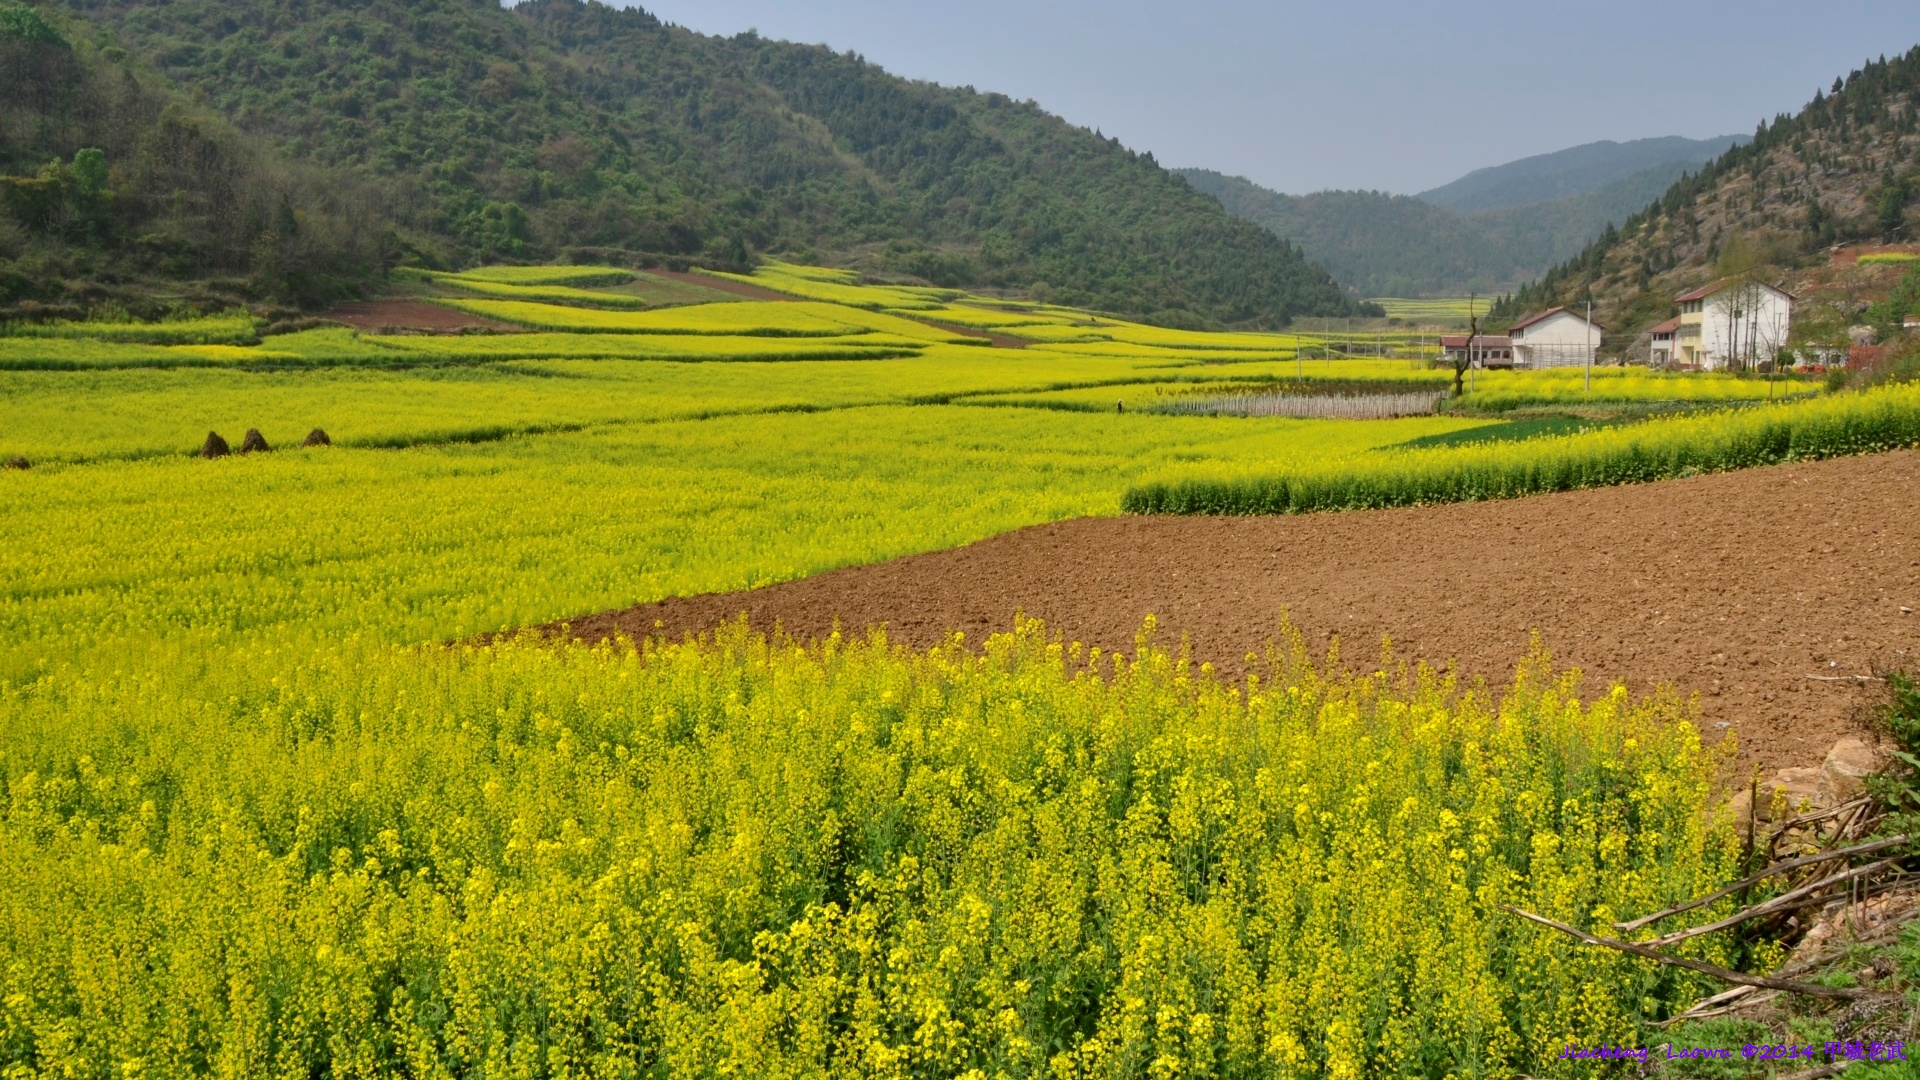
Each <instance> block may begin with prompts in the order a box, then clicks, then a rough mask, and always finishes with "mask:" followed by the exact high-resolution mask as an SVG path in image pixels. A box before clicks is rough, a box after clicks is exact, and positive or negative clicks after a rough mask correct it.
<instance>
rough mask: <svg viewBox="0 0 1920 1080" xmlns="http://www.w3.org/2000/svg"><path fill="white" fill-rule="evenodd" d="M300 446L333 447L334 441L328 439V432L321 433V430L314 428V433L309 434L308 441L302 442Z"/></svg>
mask: <svg viewBox="0 0 1920 1080" xmlns="http://www.w3.org/2000/svg"><path fill="white" fill-rule="evenodd" d="M300 445H301V446H332V445H333V440H332V439H329V438H327V433H326V432H324V431H321V430H320V429H319V428H314V429H313V430H312V431H309V432H307V437H306V439H305V440H304V441H303V442H301V444H300Z"/></svg>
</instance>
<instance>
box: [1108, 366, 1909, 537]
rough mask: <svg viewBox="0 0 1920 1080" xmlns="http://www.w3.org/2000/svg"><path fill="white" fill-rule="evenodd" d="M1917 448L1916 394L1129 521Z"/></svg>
mask: <svg viewBox="0 0 1920 1080" xmlns="http://www.w3.org/2000/svg"><path fill="white" fill-rule="evenodd" d="M1914 445H1920V385H1902V386H1895V387H1890V388H1885V389H1880V390H1873V391H1867V392H1863V393H1858V394H1846V395H1840V396H1835V397H1824V398H1817V399H1814V400H1812V401H1803V402H1793V403H1788V404H1781V405H1772V406H1756V407H1753V408H1748V409H1741V410H1735V411H1720V412H1714V413H1709V414H1705V415H1693V416H1684V417H1674V418H1668V419H1663V420H1654V421H1649V422H1647V423H1644V424H1635V425H1630V426H1623V427H1611V428H1604V429H1601V430H1598V431H1590V432H1587V433H1585V434H1577V435H1567V436H1559V437H1550V438H1541V439H1529V440H1525V441H1521V442H1503V443H1489V444H1483V445H1472V446H1458V447H1445V448H1438V449H1432V450H1419V451H1406V452H1392V453H1383V454H1380V455H1377V456H1374V457H1371V458H1364V459H1358V460H1348V461H1344V462H1341V463H1339V464H1337V465H1334V466H1331V467H1325V468H1307V469H1299V470H1295V471H1291V472H1286V473H1279V474H1275V475H1270V476H1241V477H1232V478H1224V479H1187V480H1180V481H1175V482H1161V483H1152V484H1146V485H1142V486H1139V487H1136V488H1133V489H1132V490H1130V491H1128V492H1127V494H1126V496H1125V498H1124V500H1123V502H1122V505H1123V506H1124V507H1125V509H1126V510H1127V512H1129V513H1136V514H1285V513H1301V512H1306V511H1314V510H1354V509H1365V508H1374V507H1387V506H1419V505H1425V504H1431V503H1449V502H1472V501H1475V500H1480V499H1504V498H1513V497H1515V496H1520V495H1533V494H1538V493H1541V492H1549V491H1570V490H1573V489H1576V488H1591V487H1604V486H1607V485H1611V484H1632V483H1640V482H1643V481H1647V480H1659V479H1664V478H1667V477H1674V476H1685V475H1690V474H1693V473H1702V472H1720V471H1724V470H1728V469H1741V468H1749V467H1752V466H1756V465H1771V464H1776V463H1780V462H1787V461H1803V460H1812V459H1817V458H1827V457H1839V456H1843V455H1848V454H1866V453H1873V452H1876V451H1881V450H1892V449H1896V448H1900V447H1908V446H1914Z"/></svg>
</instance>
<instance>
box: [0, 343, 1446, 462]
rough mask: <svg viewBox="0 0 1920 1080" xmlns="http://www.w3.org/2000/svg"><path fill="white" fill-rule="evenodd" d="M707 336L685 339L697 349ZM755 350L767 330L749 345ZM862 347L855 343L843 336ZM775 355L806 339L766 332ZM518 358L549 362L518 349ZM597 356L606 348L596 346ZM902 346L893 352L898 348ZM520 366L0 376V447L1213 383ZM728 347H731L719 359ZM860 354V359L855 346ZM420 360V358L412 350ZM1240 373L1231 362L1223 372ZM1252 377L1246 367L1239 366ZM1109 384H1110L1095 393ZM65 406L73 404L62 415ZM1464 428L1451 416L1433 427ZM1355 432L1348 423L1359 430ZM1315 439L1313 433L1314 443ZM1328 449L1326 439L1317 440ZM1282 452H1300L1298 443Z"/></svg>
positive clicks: (1054, 363) (539, 425)
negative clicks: (78, 404) (779, 349)
mask: <svg viewBox="0 0 1920 1080" xmlns="http://www.w3.org/2000/svg"><path fill="white" fill-rule="evenodd" d="M536 336H538V335H503V336H500V337H489V338H446V339H436V338H401V339H391V340H398V341H409V342H421V343H428V342H436V341H445V342H449V343H453V344H457V345H462V346H483V345H488V344H502V345H508V346H518V345H520V343H522V342H524V341H526V339H528V338H533V337H536ZM568 337H569V338H570V339H578V340H569V341H568V342H567V343H568V344H570V345H576V346H577V345H582V344H584V345H586V346H588V349H587V351H588V352H589V353H592V352H597V351H598V349H597V347H596V343H608V344H610V345H613V346H622V345H630V344H633V343H636V342H639V343H655V342H661V341H670V340H677V339H669V338H664V337H661V336H654V335H648V336H644V337H637V336H633V335H569V336H568ZM713 340H714V339H712V338H707V337H701V338H695V339H692V341H693V343H694V344H710V343H711V342H712V341H713ZM752 340H754V341H756V342H758V343H759V344H760V345H761V346H766V345H768V344H769V342H768V339H764V338H762V339H752ZM857 340H859V341H862V342H865V341H867V340H870V339H866V338H862V339H857ZM771 344H773V345H774V346H776V347H784V348H789V349H799V348H811V347H813V345H814V344H817V342H816V340H815V339H792V340H791V341H789V340H775V341H773V342H772V343H771ZM518 351H520V352H524V353H526V354H527V355H551V354H552V353H553V352H555V351H558V350H556V349H554V348H552V347H549V346H545V345H541V344H538V343H535V344H533V345H532V346H531V347H526V348H521V349H519V350H518ZM610 351H611V350H610ZM903 352H904V350H903ZM613 355H614V356H625V357H626V358H620V359H613V358H605V357H599V356H592V357H589V358H584V359H541V360H523V359H513V358H505V359H501V360H500V362H498V363H486V364H474V363H467V364H458V365H438V364H435V365H427V364H424V363H422V364H416V365H412V366H409V365H408V364H406V363H404V362H403V361H406V360H410V359H412V358H411V357H408V356H406V355H405V354H400V355H398V356H397V357H396V359H395V360H394V361H393V362H391V363H390V364H387V365H382V366H379V367H373V366H371V365H342V366H335V367H316V368H313V369H311V370H280V371H269V372H254V371H238V370H233V369H231V368H228V369H205V368H174V369H170V370H99V371H59V372H45V371H35V372H0V451H3V452H4V453H5V454H23V455H25V456H27V457H28V458H30V459H32V460H33V461H34V462H35V463H37V464H47V463H49V462H60V461H67V462H82V461H95V460H102V459H110V458H138V457H151V456H163V455H170V454H188V453H192V452H194V451H195V450H197V449H198V448H199V446H200V443H201V441H202V440H203V439H205V438H206V433H207V432H208V431H209V430H213V431H220V432H224V433H227V434H229V435H231V434H232V433H234V432H238V431H245V430H246V429H247V428H250V427H254V428H259V429H260V430H261V431H262V432H264V433H265V435H266V437H267V439H268V441H269V443H271V444H272V445H274V446H282V445H286V444H289V443H293V442H298V441H299V440H300V439H301V438H303V437H304V436H305V435H306V433H307V432H308V431H310V430H312V429H313V428H315V427H319V428H322V429H323V430H325V431H326V432H327V433H328V434H329V435H330V436H331V437H332V438H333V441H334V442H335V443H336V444H337V445H340V446H351V447H402V446H418V445H425V444H434V443H452V442H476V441H482V440H487V439H495V438H504V437H507V436H509V435H516V434H520V435H530V434H538V433H541V432H559V431H572V430H580V429H583V428H589V427H595V426H599V425H618V424H633V423H653V422H658V421H669V420H693V419H700V418H706V417H719V416H729V415H748V414H756V413H775V412H787V411H794V410H802V409H804V410H815V411H817V410H828V409H845V408H852V407H858V406H867V405H913V404H930V403H935V402H952V401H965V400H969V399H973V398H976V397H984V396H985V395H996V394H1008V393H1032V394H1040V395H1044V394H1046V393H1047V392H1049V391H1058V390H1062V389H1065V388H1071V387H1091V388H1095V389H1089V390H1087V391H1085V392H1086V393H1087V394H1090V395H1093V397H1091V398H1089V399H1088V400H1101V399H1105V400H1106V405H1107V407H1108V408H1111V407H1112V400H1113V399H1112V397H1111V395H1113V394H1115V393H1118V392H1120V391H1121V390H1129V391H1130V390H1131V389H1132V387H1133V386H1134V385H1135V384H1139V385H1140V386H1142V387H1150V388H1154V389H1159V388H1164V387H1169V386H1174V385H1179V384H1178V383H1174V382H1170V381H1169V380H1177V379H1193V380H1203V379H1204V380H1207V381H1208V382H1209V383H1210V384H1211V383H1214V382H1215V381H1217V378H1218V376H1217V375H1216V374H1215V373H1213V372H1212V371H1210V370H1209V369H1206V368H1203V367H1201V366H1199V365H1194V364H1187V365H1184V366H1174V367H1167V366H1163V365H1161V364H1147V363H1142V362H1138V361H1133V360H1127V359H1123V358H1120V359H1116V358H1110V357H1098V356H1093V357H1088V356H1054V357H1046V358H1044V359H1042V360H1036V358H1035V357H1034V356H1033V355H1031V354H1030V353H1029V351H1026V350H1011V349H981V348H977V347H960V346H933V347H930V348H927V349H925V350H922V351H920V352H918V353H917V354H909V355H903V356H900V357H898V358H895V359H888V360H886V361H885V362H876V361H875V360H873V359H858V360H834V359H801V360H797V361H795V360H782V359H768V360H764V361H761V362H757V363H752V364H736V363H713V362H710V361H699V360H691V359H684V358H678V359H659V360H641V359H633V358H631V353H630V352H629V353H620V352H613ZM735 355H737V354H735ZM861 355H863V356H867V355H869V354H867V353H862V354H861ZM422 359H423V360H425V359H431V356H428V355H423V356H422ZM1241 370H1243V369H1240V368H1236V369H1235V373H1238V372H1240V371H1241ZM1245 370H1250V371H1252V372H1253V373H1254V374H1256V375H1257V374H1260V370H1259V369H1258V368H1255V367H1251V366H1250V367H1249V368H1248V369H1245ZM1101 388H1112V389H1101ZM76 400H83V401H85V403H86V406H85V408H84V409H76V408H75V407H74V403H75V401H76ZM1470 426H1474V424H1472V423H1469V424H1464V425H1463V424H1459V423H1457V422H1455V423H1452V424H1451V425H1450V426H1449V427H1448V428H1447V430H1454V429H1456V428H1460V427H1470ZM1362 430H1363V431H1364V429H1362ZM1316 437H1317V438H1321V439H1323V440H1325V439H1326V436H1325V435H1324V434H1322V435H1319V436H1316ZM1325 445H1326V448H1327V450H1328V452H1334V450H1335V444H1334V442H1333V441H1331V440H1327V441H1326V443H1325ZM1297 449H1299V450H1301V451H1305V450H1306V449H1308V447H1307V446H1306V445H1305V444H1304V443H1302V444H1301V445H1300V446H1299V447H1298V448H1297Z"/></svg>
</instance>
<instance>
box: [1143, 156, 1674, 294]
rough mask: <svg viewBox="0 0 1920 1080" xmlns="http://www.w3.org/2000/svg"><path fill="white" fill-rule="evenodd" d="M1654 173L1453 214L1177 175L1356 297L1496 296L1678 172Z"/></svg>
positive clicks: (1390, 200)
mask: <svg viewBox="0 0 1920 1080" xmlns="http://www.w3.org/2000/svg"><path fill="white" fill-rule="evenodd" d="M1686 169H1687V166H1686V165H1684V164H1680V163H1670V164H1666V165H1658V166H1654V167H1653V168H1651V169H1648V170H1645V171H1644V172H1641V173H1636V174H1633V175H1630V176H1627V177H1625V178H1623V179H1620V180H1616V181H1614V182H1613V183H1611V184H1609V185H1607V186H1605V187H1602V188H1600V189H1598V190H1596V191H1591V192H1587V193H1585V194H1580V195H1573V196H1569V197H1566V198H1561V199H1554V200H1551V201H1549V202H1540V203H1533V204H1531V205H1527V206H1516V207H1509V208H1505V209H1500V210H1490V211H1485V212H1482V213H1477V214H1462V213H1460V212H1458V211H1455V210H1452V209H1449V208H1447V207H1444V206H1437V205H1435V204H1433V203H1430V202H1427V201H1426V200H1424V199H1421V198H1416V197H1413V196H1407V195H1388V194H1386V193H1384V192H1377V191H1322V192H1315V193H1314V194H1311V195H1282V194H1280V193H1278V192H1275V191H1270V190H1268V189H1266V188H1263V187H1260V186H1259V185H1257V184H1254V183H1253V182H1252V181H1249V180H1246V179H1244V178H1242V177H1237V176H1225V175H1223V174H1221V173H1217V172H1214V171H1212V170H1210V169H1180V170H1176V171H1177V172H1179V174H1180V175H1181V176H1182V177H1184V178H1185V179H1186V181H1187V182H1188V183H1190V184H1192V185H1193V186H1194V188H1195V189H1196V190H1198V191H1201V192H1204V193H1206V194H1208V195H1211V196H1213V197H1214V198H1216V199H1218V200H1220V204H1221V205H1222V206H1224V207H1226V209H1227V211H1228V212H1229V213H1232V214H1233V215H1235V216H1236V217H1242V218H1245V219H1246V220H1248V221H1251V222H1254V223H1255V224H1257V225H1261V226H1263V227H1265V228H1267V229H1269V230H1271V231H1272V232H1273V233H1274V234H1276V235H1278V236H1280V237H1283V238H1285V239H1287V240H1289V241H1291V242H1292V243H1294V244H1297V245H1298V246H1299V247H1300V250H1301V251H1302V252H1303V253H1304V254H1305V255H1306V256H1307V258H1309V259H1311V260H1313V261H1314V262H1315V263H1317V264H1319V265H1321V266H1324V267H1326V268H1327V270H1328V271H1329V272H1330V273H1332V274H1333V276H1334V277H1335V278H1336V279H1338V280H1339V281H1341V282H1342V283H1344V284H1346V285H1348V286H1350V287H1352V288H1354V289H1356V290H1358V291H1359V292H1360V293H1361V294H1362V295H1365V296H1422V295H1436V294H1459V293H1465V292H1467V291H1469V290H1475V291H1478V292H1481V293H1494V292H1503V291H1506V290H1509V289H1512V288H1514V287H1515V286H1517V285H1519V284H1520V283H1521V282H1523V281H1525V280H1527V279H1528V278H1530V277H1537V276H1538V275H1540V274H1542V273H1544V272H1545V271H1546V270H1547V268H1549V267H1551V266H1553V265H1554V264H1555V263H1556V262H1558V261H1560V260H1563V259H1566V258H1568V257H1570V256H1572V255H1574V254H1577V253H1578V252H1579V251H1580V250H1581V249H1582V248H1583V247H1585V246H1586V245H1587V244H1588V243H1590V242H1591V241H1592V240H1593V239H1594V238H1595V237H1597V236H1599V235H1600V234H1601V232H1602V231H1604V230H1605V229H1606V227H1607V225H1608V223H1610V222H1620V221H1624V220H1626V217H1627V215H1629V214H1631V213H1632V212H1633V211H1635V210H1638V209H1640V208H1641V207H1643V206H1645V205H1646V204H1647V201H1648V200H1649V199H1652V198H1654V197H1656V196H1658V195H1659V194H1660V193H1661V192H1663V191H1665V190H1666V189H1667V187H1668V186H1669V185H1671V184H1672V183H1673V182H1674V181H1675V180H1677V179H1679V178H1680V176H1681V175H1682V174H1683V173H1684V172H1685V171H1686Z"/></svg>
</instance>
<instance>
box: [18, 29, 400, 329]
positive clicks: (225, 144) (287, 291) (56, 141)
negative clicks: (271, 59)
mask: <svg viewBox="0 0 1920 1080" xmlns="http://www.w3.org/2000/svg"><path fill="white" fill-rule="evenodd" d="M82 29H83V30H84V27H82ZM70 30H71V27H68V26H65V25H64V23H63V21H62V20H58V19H52V20H50V19H47V18H43V17H42V16H41V15H40V14H39V13H37V12H35V11H34V10H32V9H29V8H25V7H22V6H19V5H16V4H9V3H4V2H0V305H22V304H24V305H25V306H24V307H21V308H18V309H17V310H23V311H29V312H31V311H34V310H35V309H36V308H38V309H39V310H40V313H42V314H61V313H65V314H79V313H81V312H82V311H84V310H86V309H87V308H90V307H91V308H98V307H100V306H102V305H108V304H119V305H121V306H129V307H133V308H136V309H138V308H142V307H145V308H146V309H147V310H144V311H140V312H138V313H141V314H149V315H151V314H159V313H162V312H163V311H165V310H166V309H167V308H169V307H171V306H174V305H176V304H184V305H187V306H197V307H218V306H224V305H227V304H236V303H240V302H242V301H243V300H247V299H253V300H260V299H268V300H282V301H287V302H292V303H303V302H304V303H309V304H319V303H325V302H328V301H330V300H332V299H335V298H337V297H339V296H341V295H343V294H347V293H351V292H353V291H355V290H356V289H357V288H359V287H361V286H363V285H365V284H367V283H370V282H372V281H373V280H375V279H376V278H377V277H378V275H379V273H380V271H381V264H380V251H381V244H380V238H379V235H378V233H379V230H378V227H377V225H375V224H374V221H375V219H376V218H377V216H378V209H377V206H376V205H375V204H374V203H373V202H372V200H371V199H370V198H369V197H368V193H367V192H366V191H365V190H364V189H363V188H362V187H361V186H360V185H358V184H356V183H354V182H352V181H351V180H350V179H348V178H345V177H342V176H340V175H337V174H335V173H332V172H330V171H329V170H325V169H320V168H314V167H310V166H300V165H296V164H293V163H291V162H289V161H287V160H285V159H283V158H281V157H278V156H276V155H274V154H273V153H271V152H269V151H267V150H265V149H264V148H263V147H261V146H260V145H258V143H257V142H256V141H255V140H252V139H249V138H248V137H247V136H245V135H244V134H242V133H240V132H238V131H235V130H234V129H233V128H231V127H230V126H229V125H227V124H224V123H222V122H221V121H219V120H218V119H216V118H215V117H213V116H211V115H209V114H208V112H207V111H206V110H205V109H203V108H199V107H196V106H195V105H194V104H193V103H192V102H191V101H190V100H189V99H188V98H187V97H186V96H185V95H182V94H180V93H178V92H176V91H174V90H173V89H171V88H170V87H168V86H167V85H166V80H165V79H163V78H160V77H157V76H156V75H155V74H154V73H153V72H152V71H151V70H148V69H146V68H145V67H143V66H142V65H141V64H139V63H138V62H136V61H135V60H134V59H133V58H131V57H129V56H127V55H126V54H125V53H124V52H123V51H121V50H118V49H115V48H112V47H102V46H100V44H99V43H98V42H97V41H95V40H93V38H92V36H91V35H89V34H85V33H81V34H72V33H70Z"/></svg>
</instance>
